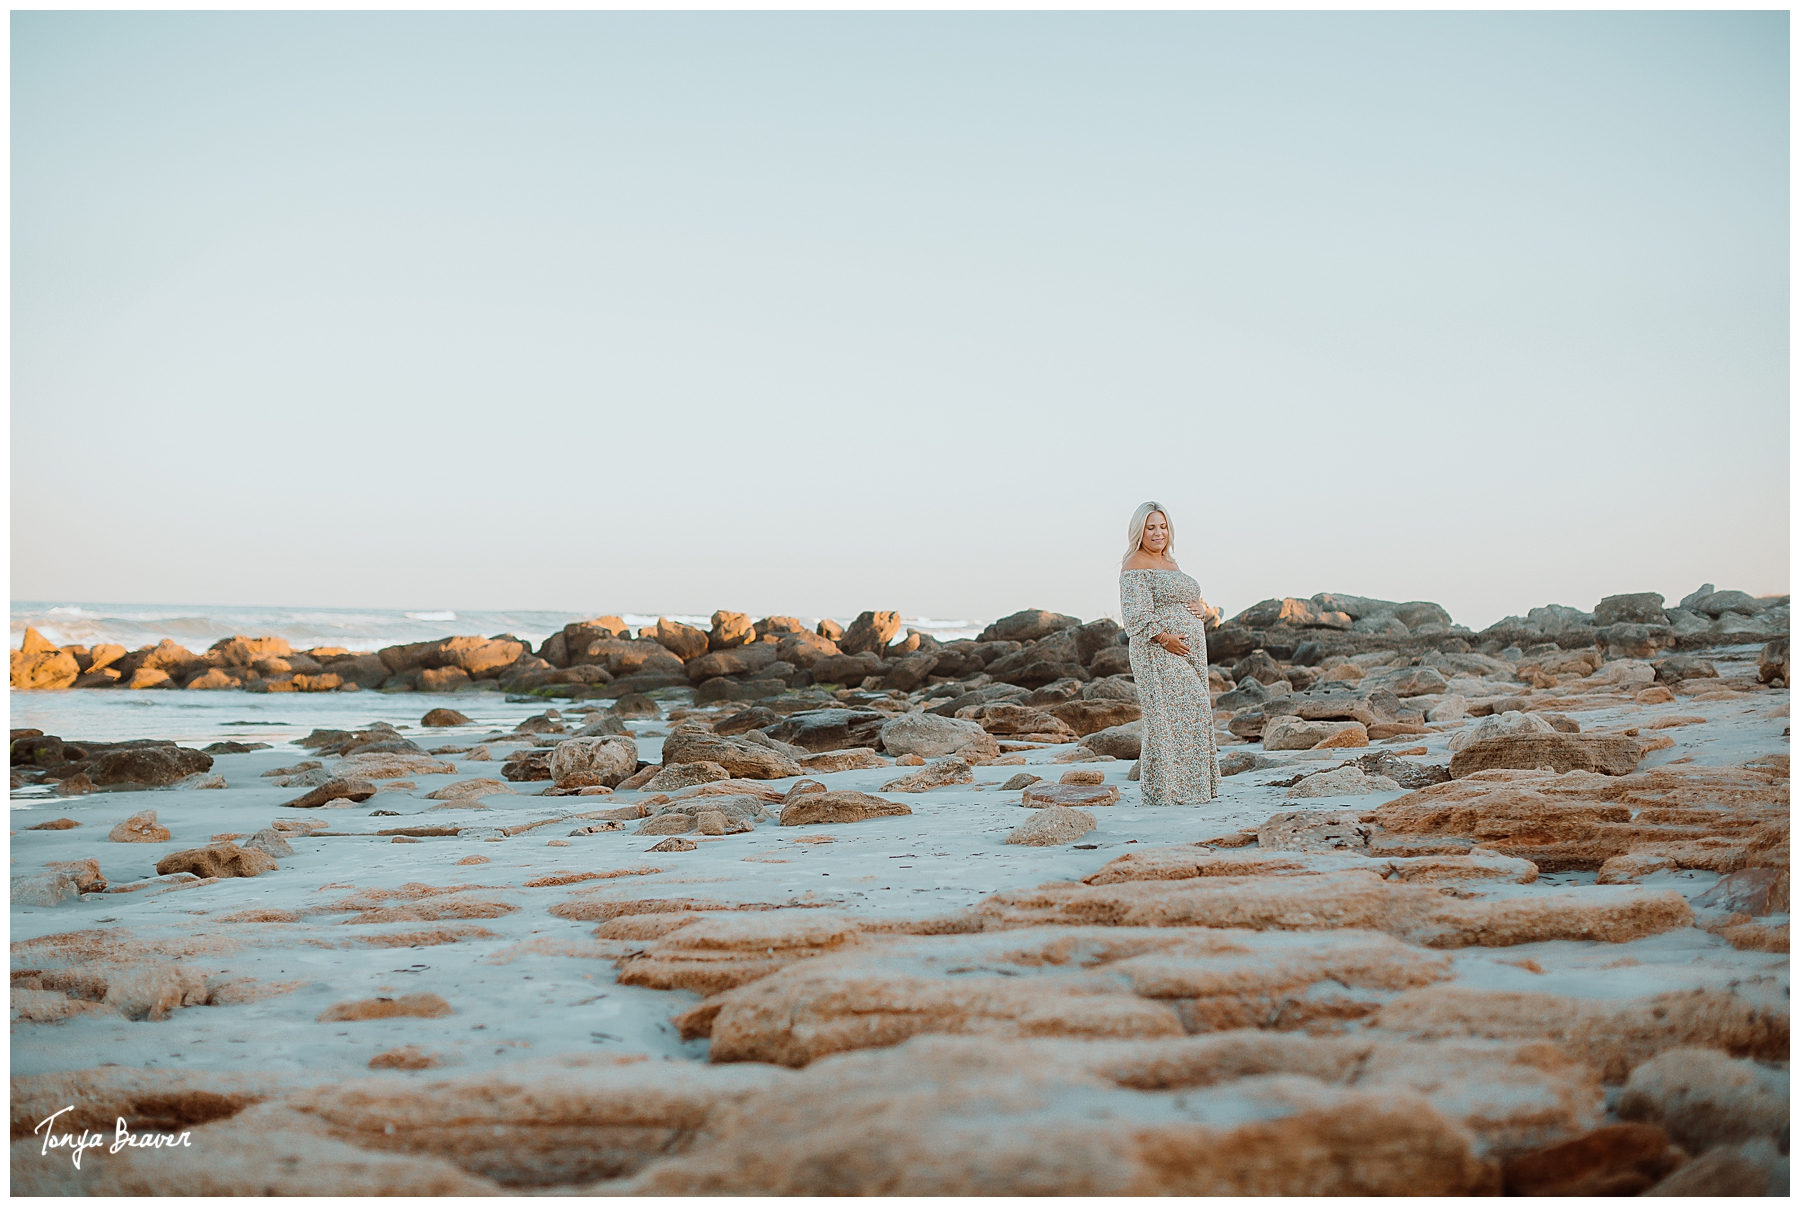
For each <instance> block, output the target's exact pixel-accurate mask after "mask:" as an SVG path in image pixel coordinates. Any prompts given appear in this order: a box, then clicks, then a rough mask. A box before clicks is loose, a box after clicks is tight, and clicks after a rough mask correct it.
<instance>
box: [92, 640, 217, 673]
mask: <svg viewBox="0 0 1800 1207" xmlns="http://www.w3.org/2000/svg"><path fill="white" fill-rule="evenodd" d="M206 665H207V662H206V660H205V659H204V658H201V657H200V656H199V655H197V654H195V653H193V652H191V651H190V650H188V649H187V648H186V647H184V646H180V645H177V644H176V643H175V642H173V641H170V640H168V639H167V638H165V639H163V640H162V641H160V642H158V643H157V644H156V645H153V646H145V647H144V648H143V649H138V650H133V651H132V652H131V653H129V654H127V655H125V656H124V657H123V658H120V659H119V660H118V661H117V662H114V663H113V664H112V668H111V669H113V670H116V671H118V672H119V677H120V678H121V679H124V680H127V681H129V680H130V679H131V678H132V676H133V675H134V674H136V673H137V672H138V671H140V670H146V671H158V672H160V673H162V674H164V675H167V676H168V677H169V678H171V679H175V680H183V679H186V678H187V677H188V676H189V675H192V674H195V673H197V672H198V671H199V670H201V668H203V667H205V666H206Z"/></svg>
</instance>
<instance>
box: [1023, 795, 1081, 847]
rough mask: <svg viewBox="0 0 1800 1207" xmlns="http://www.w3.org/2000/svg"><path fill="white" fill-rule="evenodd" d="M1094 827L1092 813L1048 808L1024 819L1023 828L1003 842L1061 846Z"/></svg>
mask: <svg viewBox="0 0 1800 1207" xmlns="http://www.w3.org/2000/svg"><path fill="white" fill-rule="evenodd" d="M1098 826H1099V823H1098V822H1096V821H1095V820H1094V815H1093V814H1092V813H1085V812H1083V811H1082V810H1080V809H1065V808H1064V807H1063V806H1061V805H1050V806H1049V807H1047V808H1045V809H1042V810H1040V811H1039V812H1037V813H1034V814H1032V815H1031V816H1030V817H1028V818H1026V820H1025V823H1024V824H1023V825H1021V826H1019V827H1018V828H1017V829H1015V830H1013V832H1012V833H1010V834H1008V835H1007V836H1006V842H1007V844H1008V845H1009V846H1024V847H1055V846H1061V845H1062V844H1063V843H1065V842H1074V841H1075V840H1076V839H1077V838H1080V837H1081V836H1082V835H1083V834H1086V833H1088V832H1089V831H1091V830H1093V829H1096V828H1097V827H1098Z"/></svg>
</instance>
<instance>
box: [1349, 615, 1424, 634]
mask: <svg viewBox="0 0 1800 1207" xmlns="http://www.w3.org/2000/svg"><path fill="white" fill-rule="evenodd" d="M1350 631H1351V632H1352V633H1367V634H1369V635H1371V636H1377V637H1409V636H1411V635H1412V630H1411V629H1409V628H1407V627H1406V623H1405V622H1404V621H1402V620H1401V619H1400V618H1399V617H1397V616H1365V617H1363V618H1361V619H1359V620H1356V621H1354V622H1353V623H1352V624H1351V625H1350Z"/></svg>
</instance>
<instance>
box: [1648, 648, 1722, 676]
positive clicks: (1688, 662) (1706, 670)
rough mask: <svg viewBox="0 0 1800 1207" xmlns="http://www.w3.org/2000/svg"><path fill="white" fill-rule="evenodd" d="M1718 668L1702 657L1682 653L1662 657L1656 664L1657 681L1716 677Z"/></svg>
mask: <svg viewBox="0 0 1800 1207" xmlns="http://www.w3.org/2000/svg"><path fill="white" fill-rule="evenodd" d="M1718 677H1719V670H1718V668H1717V667H1715V666H1714V665H1713V664H1712V663H1710V662H1708V661H1707V660H1706V659H1704V658H1693V657H1689V656H1687V655H1684V654H1677V655H1674V656H1673V657H1669V658H1664V659H1663V660H1662V661H1661V662H1658V663H1657V664H1656V681H1657V682H1658V683H1680V682H1681V681H1682V680H1684V679H1717V678H1718Z"/></svg>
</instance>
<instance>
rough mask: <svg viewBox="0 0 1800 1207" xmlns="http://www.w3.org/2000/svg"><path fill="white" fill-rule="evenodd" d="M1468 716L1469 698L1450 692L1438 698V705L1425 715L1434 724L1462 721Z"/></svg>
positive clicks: (1433, 706) (1434, 705)
mask: <svg viewBox="0 0 1800 1207" xmlns="http://www.w3.org/2000/svg"><path fill="white" fill-rule="evenodd" d="M1468 715H1469V700H1468V697H1466V696H1464V695H1462V694H1461V693H1459V692H1449V693H1446V694H1445V695H1443V696H1440V697H1438V701H1437V703H1436V704H1433V705H1432V706H1431V708H1430V709H1429V710H1428V711H1427V712H1426V713H1425V719H1426V720H1427V721H1432V722H1443V721H1460V720H1462V719H1463V718H1464V717H1466V716H1468Z"/></svg>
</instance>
